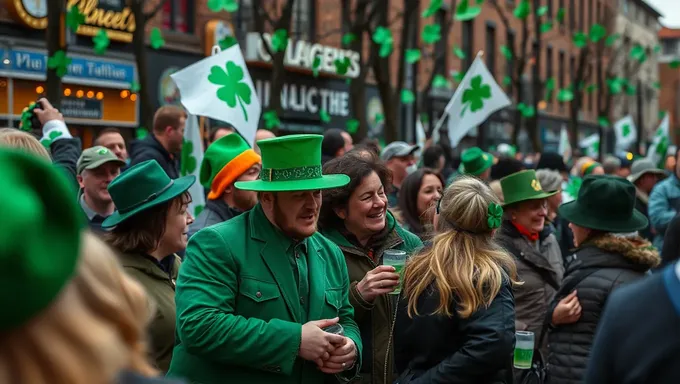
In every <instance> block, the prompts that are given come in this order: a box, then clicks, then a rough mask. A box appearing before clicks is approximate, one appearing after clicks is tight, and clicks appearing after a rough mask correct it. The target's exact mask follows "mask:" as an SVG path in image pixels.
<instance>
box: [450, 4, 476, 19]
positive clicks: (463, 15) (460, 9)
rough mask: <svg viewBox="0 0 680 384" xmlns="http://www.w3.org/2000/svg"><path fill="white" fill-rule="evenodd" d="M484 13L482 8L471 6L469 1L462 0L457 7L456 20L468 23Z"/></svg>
mask: <svg viewBox="0 0 680 384" xmlns="http://www.w3.org/2000/svg"><path fill="white" fill-rule="evenodd" d="M481 12H482V7H479V6H470V3H469V1H468V0H460V1H459V2H458V6H457V7H456V14H455V15H454V19H455V20H457V21H468V20H472V19H474V18H475V17H477V16H478V15H479V14H480V13H481Z"/></svg>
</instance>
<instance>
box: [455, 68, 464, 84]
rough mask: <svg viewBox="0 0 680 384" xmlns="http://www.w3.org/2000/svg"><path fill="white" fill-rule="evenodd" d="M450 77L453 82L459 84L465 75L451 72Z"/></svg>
mask: <svg viewBox="0 0 680 384" xmlns="http://www.w3.org/2000/svg"><path fill="white" fill-rule="evenodd" d="M452 77H453V80H455V81H456V82H457V83H460V82H461V81H463V78H465V73H463V72H460V71H455V72H453V75H452Z"/></svg>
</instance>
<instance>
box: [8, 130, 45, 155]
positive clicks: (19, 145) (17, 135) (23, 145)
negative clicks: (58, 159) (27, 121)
mask: <svg viewBox="0 0 680 384" xmlns="http://www.w3.org/2000/svg"><path fill="white" fill-rule="evenodd" d="M0 147H5V148H16V149H20V150H23V151H25V152H28V153H32V154H35V155H37V156H40V157H42V158H44V159H47V160H52V158H51V157H50V153H49V152H48V151H47V149H45V146H44V145H42V144H40V141H38V139H36V138H35V137H34V136H33V135H31V134H30V133H28V132H24V131H20V130H18V129H14V128H0Z"/></svg>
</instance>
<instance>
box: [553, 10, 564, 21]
mask: <svg viewBox="0 0 680 384" xmlns="http://www.w3.org/2000/svg"><path fill="white" fill-rule="evenodd" d="M564 14H565V12H564V8H560V9H558V10H557V15H556V16H555V18H556V19H557V21H558V22H559V23H560V24H562V23H564Z"/></svg>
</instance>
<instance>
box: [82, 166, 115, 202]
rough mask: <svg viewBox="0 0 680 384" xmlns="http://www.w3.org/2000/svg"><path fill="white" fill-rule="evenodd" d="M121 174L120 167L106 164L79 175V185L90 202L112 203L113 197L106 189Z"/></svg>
mask: <svg viewBox="0 0 680 384" xmlns="http://www.w3.org/2000/svg"><path fill="white" fill-rule="evenodd" d="M119 174H120V165H118V164H116V163H104V164H102V165H100V166H99V167H97V168H94V169H86V170H84V171H83V172H82V173H81V174H80V175H78V184H80V188H83V193H84V194H85V195H86V196H87V198H88V199H89V200H93V201H98V202H102V203H110V202H111V195H109V191H108V190H107V189H106V188H107V187H108V186H109V184H110V183H111V181H113V179H115V178H116V176H118V175H119Z"/></svg>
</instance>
